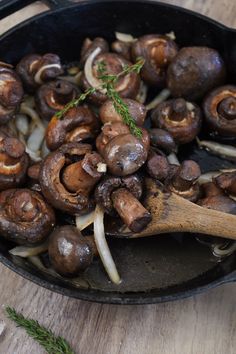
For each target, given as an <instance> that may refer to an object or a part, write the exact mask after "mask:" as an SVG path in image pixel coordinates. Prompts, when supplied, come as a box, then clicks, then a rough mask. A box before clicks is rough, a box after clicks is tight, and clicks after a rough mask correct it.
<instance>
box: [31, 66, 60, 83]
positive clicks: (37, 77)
mask: <svg viewBox="0 0 236 354" xmlns="http://www.w3.org/2000/svg"><path fill="white" fill-rule="evenodd" d="M51 68H57V69H61V65H60V64H48V65H43V66H42V67H41V68H40V69H39V70H38V71H37V72H36V74H35V76H34V81H35V82H36V83H37V84H39V85H41V84H43V81H42V80H41V75H42V72H43V71H44V70H46V69H51Z"/></svg>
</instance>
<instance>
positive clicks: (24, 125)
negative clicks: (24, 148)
mask: <svg viewBox="0 0 236 354" xmlns="http://www.w3.org/2000/svg"><path fill="white" fill-rule="evenodd" d="M15 124H16V128H17V129H18V131H19V132H20V133H22V134H23V135H27V134H28V133H29V122H28V118H27V116H26V115H25V114H17V115H16V119H15Z"/></svg>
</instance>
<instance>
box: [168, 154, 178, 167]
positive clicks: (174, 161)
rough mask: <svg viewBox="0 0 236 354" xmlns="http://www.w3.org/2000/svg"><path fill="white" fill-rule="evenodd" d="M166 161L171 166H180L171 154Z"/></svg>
mask: <svg viewBox="0 0 236 354" xmlns="http://www.w3.org/2000/svg"><path fill="white" fill-rule="evenodd" d="M167 160H168V161H169V163H170V164H171V165H177V166H179V165H180V162H179V160H178V157H177V155H176V154H175V153H173V152H172V153H171V154H169V155H168V156H167Z"/></svg>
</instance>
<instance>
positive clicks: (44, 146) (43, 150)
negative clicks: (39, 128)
mask: <svg viewBox="0 0 236 354" xmlns="http://www.w3.org/2000/svg"><path fill="white" fill-rule="evenodd" d="M49 153H50V150H49V149H48V147H47V143H46V140H45V139H44V140H43V143H42V147H41V156H42V158H43V159H44V157H46V156H48V154H49Z"/></svg>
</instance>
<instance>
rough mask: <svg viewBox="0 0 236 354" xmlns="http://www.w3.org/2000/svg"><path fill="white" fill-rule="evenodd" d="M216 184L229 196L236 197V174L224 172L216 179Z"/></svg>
mask: <svg viewBox="0 0 236 354" xmlns="http://www.w3.org/2000/svg"><path fill="white" fill-rule="evenodd" d="M214 182H215V184H216V185H217V186H218V187H219V188H221V189H223V190H224V191H225V192H226V193H227V194H230V195H233V196H236V172H224V173H221V174H220V175H219V176H217V177H215V178H214Z"/></svg>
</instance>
